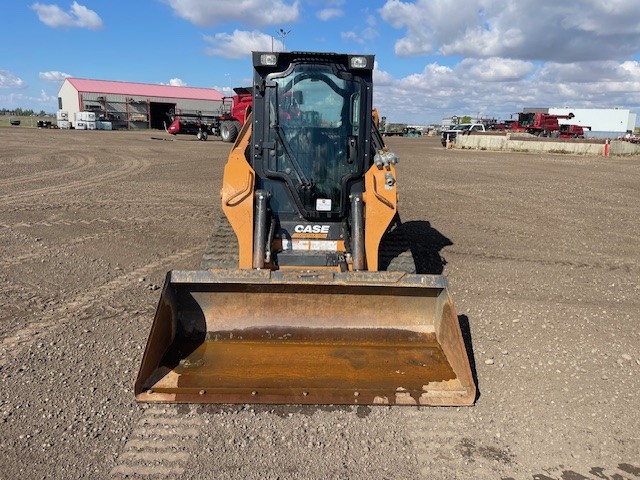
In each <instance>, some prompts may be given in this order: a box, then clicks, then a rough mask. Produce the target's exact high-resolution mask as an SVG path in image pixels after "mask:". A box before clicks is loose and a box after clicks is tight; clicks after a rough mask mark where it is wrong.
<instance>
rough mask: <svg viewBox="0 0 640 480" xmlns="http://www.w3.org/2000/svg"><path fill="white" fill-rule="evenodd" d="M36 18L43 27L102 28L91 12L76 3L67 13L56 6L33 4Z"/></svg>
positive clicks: (99, 20) (101, 24) (100, 20)
mask: <svg viewBox="0 0 640 480" xmlns="http://www.w3.org/2000/svg"><path fill="white" fill-rule="evenodd" d="M31 9H32V10H34V11H35V12H36V13H37V15H38V18H39V19H40V21H41V22H42V23H44V24H45V25H47V26H49V27H52V28H60V27H67V28H88V29H90V30H99V29H101V28H102V27H103V23H102V19H101V18H100V16H99V15H98V14H97V13H96V12H94V11H93V10H89V9H88V8H87V7H85V6H84V5H80V4H79V3H78V2H73V3H72V4H71V9H70V10H69V12H65V11H63V10H62V9H61V8H60V7H59V6H58V5H54V4H44V3H34V4H33V5H31Z"/></svg>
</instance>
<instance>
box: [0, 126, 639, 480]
mask: <svg viewBox="0 0 640 480" xmlns="http://www.w3.org/2000/svg"><path fill="white" fill-rule="evenodd" d="M152 136H157V137H164V136H165V134H164V133H149V132H81V131H53V130H36V129H26V128H24V129H8V128H7V129H0V145H2V149H1V151H0V167H1V168H0V337H1V341H0V392H1V393H0V414H1V416H0V427H1V428H0V449H1V450H2V452H3V454H2V456H0V478H3V479H4V478H6V479H14V478H29V479H30V478H53V479H69V478H92V479H94V478H124V477H135V478H177V477H180V478H194V479H199V478H234V479H235V478H237V479H252V478H255V479H258V478H260V479H262V478H273V479H275V478H280V479H289V478H296V479H297V478H309V479H324V478H344V479H359V478H362V479H371V478H409V477H411V478H446V479H457V478H460V479H468V478H477V479H484V478H486V479H496V478H501V479H508V478H513V479H521V478H522V479H544V480H546V479H569V480H574V479H590V480H591V479H601V478H610V479H637V478H640V460H639V458H640V440H639V438H638V426H639V424H640V422H639V416H640V414H639V413H638V412H639V411H640V408H639V407H640V402H639V400H638V393H637V392H638V390H639V387H640V380H639V375H638V373H639V372H640V354H639V351H640V349H639V348H638V346H639V345H640V332H639V329H638V314H639V313H640V285H639V279H640V258H639V257H640V250H639V248H638V245H640V226H639V223H638V218H640V168H639V167H640V158H638V157H628V158H608V159H604V158H595V157H574V156H563V155H543V156H541V155H531V154H527V153H492V152H486V151H482V152H473V151H456V150H443V149H442V148H441V147H440V146H439V144H438V139H437V138H406V139H402V138H398V139H390V140H389V144H390V146H391V147H392V148H393V149H394V150H395V151H396V153H397V154H398V155H399V156H400V159H401V163H400V164H399V173H398V176H399V188H400V192H401V193H400V200H401V210H400V212H401V215H402V218H403V221H404V222H405V223H406V222H413V226H414V227H415V228H417V229H421V231H422V232H423V235H424V243H423V245H422V247H423V250H422V251H421V252H420V255H421V256H422V262H423V265H428V266H429V268H430V270H431V271H432V273H440V272H443V273H444V274H446V275H447V276H448V278H449V282H450V286H451V292H452V295H453V298H454V301H455V303H456V306H457V309H458V313H459V315H460V319H461V322H462V323H463V324H464V325H468V329H469V331H470V333H471V345H470V348H471V349H472V351H473V359H472V360H473V364H474V369H475V372H476V374H477V378H478V386H479V391H480V394H479V397H478V401H477V403H476V405H475V406H474V407H470V408H429V407H388V406H376V407H363V406H360V407H338V406H316V407H300V406H252V405H244V406H211V405H206V406H202V405H143V404H142V405H139V404H136V403H135V402H134V400H133V392H132V386H133V379H134V376H135V374H136V372H137V369H138V366H139V363H140V360H141V356H142V351H143V348H144V345H145V342H146V337H147V335H148V332H149V328H150V326H151V321H152V318H153V312H154V311H155V306H156V304H157V301H158V298H159V293H160V292H159V285H161V284H162V281H163V277H164V274H165V273H166V271H167V270H169V269H173V268H175V269H194V268H197V266H198V263H199V257H200V254H201V252H202V250H203V248H204V244H205V241H206V238H207V235H208V233H209V229H210V226H211V224H212V222H213V220H214V218H216V217H217V215H219V211H220V209H219V205H218V202H219V200H218V199H219V197H218V192H219V190H220V187H221V176H222V168H223V166H224V162H225V160H226V156H227V154H228V151H229V146H228V145H227V144H223V143H221V142H218V141H208V142H198V141H196V140H195V137H188V136H185V137H176V138H175V139H172V141H158V140H153V139H152V138H151V137H152Z"/></svg>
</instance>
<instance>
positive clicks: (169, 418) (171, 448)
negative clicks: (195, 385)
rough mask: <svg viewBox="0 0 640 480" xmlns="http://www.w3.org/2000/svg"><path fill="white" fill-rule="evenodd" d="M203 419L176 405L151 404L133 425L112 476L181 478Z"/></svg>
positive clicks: (116, 477)
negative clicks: (181, 409)
mask: <svg viewBox="0 0 640 480" xmlns="http://www.w3.org/2000/svg"><path fill="white" fill-rule="evenodd" d="M201 425H202V419H201V418H200V417H198V416H196V414H195V409H194V408H191V411H190V413H189V414H185V413H184V412H182V411H181V412H178V409H177V408H176V407H169V406H167V407H164V408H163V407H160V408H149V409H147V410H145V412H144V413H143V415H142V418H140V420H138V422H137V423H136V424H135V426H134V427H133V430H132V431H131V434H130V435H129V438H128V440H127V443H126V444H125V445H124V447H123V451H122V453H121V454H120V455H119V456H118V459H117V464H116V466H115V467H114V468H113V469H112V470H111V472H110V478H112V479H114V480H116V479H121V478H131V477H134V478H139V477H153V478H178V477H180V476H181V475H183V474H184V472H185V470H186V467H187V463H188V462H189V459H190V458H191V457H190V454H189V453H188V452H190V451H193V450H194V448H193V447H195V446H196V442H197V441H198V438H199V437H200V427H201Z"/></svg>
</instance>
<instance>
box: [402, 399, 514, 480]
mask: <svg viewBox="0 0 640 480" xmlns="http://www.w3.org/2000/svg"><path fill="white" fill-rule="evenodd" d="M427 415H429V414H428V413H427V412H426V411H424V410H423V409H422V408H421V409H420V410H414V411H412V412H409V417H408V418H407V420H408V421H407V422H406V425H407V428H408V434H409V436H410V437H411V440H412V443H413V446H414V449H415V452H416V456H417V459H418V465H419V468H420V474H421V478H447V479H452V480H455V479H468V478H476V479H489V478H500V475H499V473H498V472H500V471H501V470H502V469H503V468H504V466H505V465H510V464H512V462H513V458H512V456H511V454H510V452H508V451H507V450H500V449H498V448H494V447H476V446H475V444H473V442H472V441H471V440H470V441H469V442H470V443H469V442H467V441H466V440H465V439H463V440H462V442H461V441H460V433H459V432H458V431H457V430H456V429H455V428H452V427H451V425H454V424H458V423H460V421H461V416H463V415H464V414H463V411H462V410H461V409H460V408H456V409H453V408H452V409H445V408H439V409H437V412H436V413H434V414H433V417H432V418H428V417H427ZM469 435H470V436H472V435H473V434H472V433H469ZM465 442H467V443H465ZM480 458H481V459H482V462H476V459H480ZM492 463H493V464H492ZM452 465H456V467H453V468H452ZM489 468H490V469H491V470H489Z"/></svg>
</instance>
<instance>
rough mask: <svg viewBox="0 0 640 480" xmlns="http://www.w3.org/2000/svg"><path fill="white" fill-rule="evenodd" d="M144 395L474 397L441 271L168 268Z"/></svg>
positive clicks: (240, 399) (371, 400) (299, 400)
mask: <svg viewBox="0 0 640 480" xmlns="http://www.w3.org/2000/svg"><path fill="white" fill-rule="evenodd" d="M135 395H136V399H137V400H138V401H141V402H187V403H266V404H270V403H274V404H275V403H282V404H360V405H370V404H401V405H471V404H473V402H474V401H475V397H476V386H475V383H474V380H473V376H472V372H471V368H470V363H469V358H468V356H467V353H466V349H465V345H464V341H463V337H462V334H461V330H460V325H459V321H458V317H457V315H456V312H455V308H454V306H453V303H452V301H451V298H450V296H449V294H448V291H447V285H446V279H445V277H443V276H440V275H408V274H404V273H394V272H358V273H356V272H348V273H300V272H285V271H278V272H271V271H268V270H234V271H229V270H208V271H204V270H201V271H171V272H169V273H168V274H167V278H166V281H165V284H164V288H163V290H162V296H161V298H160V303H159V305H158V309H157V311H156V315H155V319H154V322H153V326H152V328H151V334H150V336H149V340H148V342H147V346H146V350H145V353H144V357H143V360H142V365H141V367H140V371H139V373H138V378H137V380H136V382H135Z"/></svg>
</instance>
